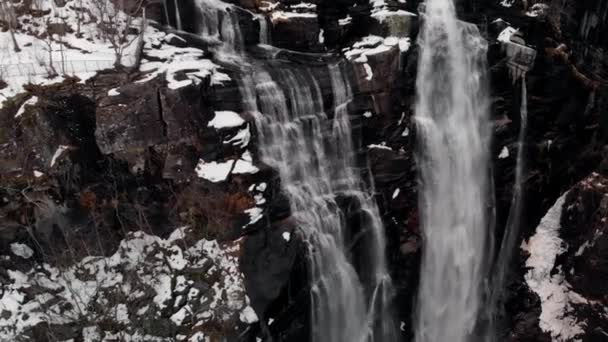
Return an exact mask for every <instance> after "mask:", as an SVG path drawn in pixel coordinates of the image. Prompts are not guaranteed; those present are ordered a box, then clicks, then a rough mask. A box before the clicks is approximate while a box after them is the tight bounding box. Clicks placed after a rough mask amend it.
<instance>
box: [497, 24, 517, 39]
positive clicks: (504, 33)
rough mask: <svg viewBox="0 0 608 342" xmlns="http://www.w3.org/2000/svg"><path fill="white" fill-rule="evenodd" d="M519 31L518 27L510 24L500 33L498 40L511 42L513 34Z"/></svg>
mask: <svg viewBox="0 0 608 342" xmlns="http://www.w3.org/2000/svg"><path fill="white" fill-rule="evenodd" d="M515 32H517V29H515V28H513V27H511V26H509V27H507V28H505V29H504V30H502V31H501V32H500V34H498V38H497V40H498V41H499V42H502V43H509V42H510V41H511V36H512V35H513V34H514V33H515Z"/></svg>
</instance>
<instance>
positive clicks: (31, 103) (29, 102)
mask: <svg viewBox="0 0 608 342" xmlns="http://www.w3.org/2000/svg"><path fill="white" fill-rule="evenodd" d="M37 103H38V97H37V96H32V97H31V98H30V99H29V100H27V101H25V102H24V103H23V104H22V105H21V107H19V110H18V111H17V114H15V117H16V118H18V117H20V116H21V115H23V113H25V107H26V106H35V105H36V104H37ZM0 108H1V107H0Z"/></svg>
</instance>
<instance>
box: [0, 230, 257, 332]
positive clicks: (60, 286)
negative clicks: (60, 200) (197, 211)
mask: <svg viewBox="0 0 608 342" xmlns="http://www.w3.org/2000/svg"><path fill="white" fill-rule="evenodd" d="M12 248H13V252H14V251H15V250H18V251H19V252H18V253H22V251H23V247H22V246H15V247H12ZM239 249H240V245H239V243H238V242H232V243H227V244H220V243H218V242H216V241H208V240H204V239H201V240H197V238H196V234H194V232H193V231H192V230H191V229H190V228H187V227H184V228H179V229H176V230H175V231H174V232H173V233H172V234H171V235H170V236H169V237H168V238H166V239H162V238H160V237H157V236H153V235H149V234H146V233H144V232H141V231H140V232H134V233H129V234H128V236H127V238H126V239H124V240H123V241H122V242H121V243H120V246H119V247H118V249H117V251H116V252H115V253H114V254H113V255H111V256H109V257H105V258H104V257H97V256H89V257H85V258H84V259H82V260H80V261H75V262H74V263H73V264H72V265H71V266H66V267H62V268H56V267H54V266H51V265H49V264H41V265H39V266H37V267H36V268H33V269H31V270H29V271H27V272H25V273H24V272H20V271H16V270H11V269H9V270H7V274H8V275H9V278H10V281H8V282H3V283H2V284H0V294H1V295H0V312H2V315H0V341H16V340H22V339H23V337H24V333H25V332H26V331H28V330H29V329H31V328H32V327H34V326H35V325H37V324H38V323H40V322H45V323H48V324H49V325H51V326H53V325H56V326H61V325H67V326H71V327H72V324H73V323H80V322H93V323H94V322H101V321H103V322H106V324H114V325H117V326H122V327H126V329H124V331H122V332H120V331H119V332H116V331H114V332H109V331H104V330H103V329H100V328H99V326H95V325H93V326H91V325H85V326H84V327H82V331H81V332H78V334H82V335H83V337H84V340H85V341H98V340H103V341H106V340H107V341H113V338H116V337H117V336H118V337H121V336H122V337H125V336H128V338H125V339H121V338H118V339H117V340H126V341H168V340H171V341H174V339H167V338H166V337H159V336H152V335H146V334H143V333H142V331H143V329H144V327H143V326H142V324H143V322H146V324H152V325H154V324H157V323H156V322H157V320H159V319H160V320H163V317H166V318H170V320H169V321H170V322H171V323H172V324H173V325H174V327H175V328H177V329H180V328H181V329H184V330H185V331H191V330H192V328H193V327H195V326H196V327H199V328H197V330H201V328H200V327H203V326H206V325H208V326H224V325H225V326H231V327H232V326H234V324H236V323H237V322H239V321H245V322H255V321H256V319H257V315H255V313H254V312H253V310H252V309H251V307H250V305H249V299H248V298H247V296H246V294H245V289H244V283H243V281H244V280H243V274H242V273H241V272H240V270H239V263H238V257H237V256H238V254H239ZM176 254H178V255H180V257H179V258H183V260H184V263H183V267H180V268H178V269H176V268H175V267H172V265H171V264H172V263H171V262H167V261H168V260H170V259H171V258H172V257H173V256H175V255H176ZM10 257H11V256H3V258H5V259H6V258H10ZM8 264H10V263H8ZM185 294H188V295H187V296H186V295H185ZM76 326H78V325H76ZM106 326H107V325H106ZM175 328H172V330H175ZM70 329H72V328H70ZM202 329H203V330H202V332H204V328H202ZM127 332H128V335H121V334H123V333H124V334H127Z"/></svg>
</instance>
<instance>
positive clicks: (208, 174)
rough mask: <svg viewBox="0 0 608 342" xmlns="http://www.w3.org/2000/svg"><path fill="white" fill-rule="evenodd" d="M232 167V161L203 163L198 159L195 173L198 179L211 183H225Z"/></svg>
mask: <svg viewBox="0 0 608 342" xmlns="http://www.w3.org/2000/svg"><path fill="white" fill-rule="evenodd" d="M233 165H234V160H229V161H227V162H209V163H207V162H205V161H204V160H203V159H200V160H199V162H198V165H197V166H196V169H195V172H196V173H197V174H198V176H199V177H200V178H204V179H206V180H208V181H210V182H213V183H219V182H222V181H225V180H226V179H227V178H228V175H230V170H232V167H233Z"/></svg>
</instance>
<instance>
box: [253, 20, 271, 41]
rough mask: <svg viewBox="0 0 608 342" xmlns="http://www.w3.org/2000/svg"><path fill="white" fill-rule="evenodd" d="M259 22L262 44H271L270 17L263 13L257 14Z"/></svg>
mask: <svg viewBox="0 0 608 342" xmlns="http://www.w3.org/2000/svg"><path fill="white" fill-rule="evenodd" d="M256 18H257V20H258V22H259V23H260V38H259V41H260V44H262V45H268V44H271V38H270V30H269V29H268V19H267V18H266V16H265V15H263V14H258V15H256Z"/></svg>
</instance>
